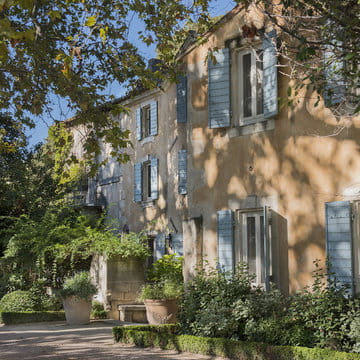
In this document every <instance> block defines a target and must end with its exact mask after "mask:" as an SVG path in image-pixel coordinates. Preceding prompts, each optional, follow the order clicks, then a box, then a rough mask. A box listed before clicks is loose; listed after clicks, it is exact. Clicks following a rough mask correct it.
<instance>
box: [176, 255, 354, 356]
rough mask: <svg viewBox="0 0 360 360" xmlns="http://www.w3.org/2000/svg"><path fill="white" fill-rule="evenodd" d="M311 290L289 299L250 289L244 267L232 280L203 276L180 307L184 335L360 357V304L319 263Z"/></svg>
mask: <svg viewBox="0 0 360 360" xmlns="http://www.w3.org/2000/svg"><path fill="white" fill-rule="evenodd" d="M313 279H314V282H313V285H312V286H311V287H310V288H307V289H304V290H303V291H302V292H300V293H298V294H295V295H293V296H290V297H285V296H283V295H281V294H280V292H279V291H277V290H276V289H273V290H271V291H269V292H265V291H264V290H263V289H261V288H254V287H252V285H251V283H252V276H251V275H250V274H248V272H247V268H246V266H245V265H240V267H239V268H238V269H237V270H236V272H235V273H234V274H227V273H221V272H218V271H217V270H215V269H212V270H210V271H209V272H204V271H200V272H199V273H198V274H197V276H196V277H195V278H194V279H193V281H191V282H190V283H189V284H188V286H187V288H186V292H185V295H184V298H183V302H182V304H181V314H180V323H181V328H182V332H183V333H185V334H190V335H198V336H209V337H224V338H230V339H242V340H248V341H266V342H267V343H270V344H276V345H298V346H309V347H320V348H332V349H336V350H340V351H355V352H360V330H359V326H360V300H356V299H353V300H352V299H349V297H348V296H347V289H346V287H343V286H340V285H339V284H337V283H336V281H335V280H331V279H330V280H328V274H326V273H325V272H324V271H323V269H321V268H320V266H319V262H318V261H316V262H315V270H314V273H313Z"/></svg>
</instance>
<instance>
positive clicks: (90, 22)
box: [85, 16, 96, 27]
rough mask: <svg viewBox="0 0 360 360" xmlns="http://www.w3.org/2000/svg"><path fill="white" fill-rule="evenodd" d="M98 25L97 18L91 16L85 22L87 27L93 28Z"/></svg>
mask: <svg viewBox="0 0 360 360" xmlns="http://www.w3.org/2000/svg"><path fill="white" fill-rule="evenodd" d="M95 24H96V17H95V16H89V17H88V18H87V19H86V21H85V26H89V27H92V26H94V25H95Z"/></svg>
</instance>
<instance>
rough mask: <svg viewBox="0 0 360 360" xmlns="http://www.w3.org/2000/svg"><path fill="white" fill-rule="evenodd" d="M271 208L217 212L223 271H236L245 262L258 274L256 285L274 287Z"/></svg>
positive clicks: (219, 255) (252, 271)
mask: <svg viewBox="0 0 360 360" xmlns="http://www.w3.org/2000/svg"><path fill="white" fill-rule="evenodd" d="M270 217H271V209H270V208H269V207H268V206H264V207H263V208H259V209H256V210H237V211H236V213H235V216H234V212H233V211H232V210H221V211H218V212H217V233H218V261H219V268H220V269H221V270H225V271H233V270H234V267H235V265H236V264H237V263H239V262H241V261H244V262H246V263H247V264H248V266H249V271H250V273H252V274H255V281H254V282H255V283H256V284H258V285H260V284H261V285H264V287H265V289H266V290H268V289H269V288H270V279H271V277H272V275H271V273H272V270H273V265H272V241H271V220H270Z"/></svg>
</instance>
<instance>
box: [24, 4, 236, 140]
mask: <svg viewBox="0 0 360 360" xmlns="http://www.w3.org/2000/svg"><path fill="white" fill-rule="evenodd" d="M234 5H235V4H234V1H232V0H213V1H212V4H211V5H210V14H211V15H212V16H218V15H223V14H225V13H227V12H228V11H230V10H231V9H232V8H233V7H234ZM141 26H142V25H141V22H140V21H138V20H136V19H134V20H133V22H132V28H133V29H134V31H133V32H130V40H131V41H133V42H134V43H135V44H137V45H138V47H139V49H140V51H141V52H142V54H143V55H144V56H145V57H146V58H147V59H150V58H153V57H155V46H154V45H153V46H150V47H148V46H146V45H145V44H143V43H141V41H139V40H138V39H137V31H138V30H139V27H141ZM131 35H133V36H131ZM125 91H126V90H125V89H124V88H122V87H120V86H119V85H117V84H112V85H111V86H110V87H109V88H108V89H107V92H108V93H109V94H113V95H115V96H116V97H120V96H122V95H124V93H125ZM73 115H74V114H73V113H71V112H70V111H69V110H67V107H66V103H65V102H64V101H59V100H58V99H57V98H56V97H54V110H53V111H52V115H51V116H50V115H48V116H42V117H37V118H35V123H36V126H35V128H34V129H29V130H28V131H27V136H28V140H29V147H32V146H33V145H35V144H37V143H39V142H43V141H44V139H45V138H46V136H47V132H48V128H49V126H50V125H51V124H52V123H53V122H54V120H55V119H56V120H65V119H67V118H69V117H71V116H73Z"/></svg>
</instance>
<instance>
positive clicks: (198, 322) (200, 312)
mask: <svg viewBox="0 0 360 360" xmlns="http://www.w3.org/2000/svg"><path fill="white" fill-rule="evenodd" d="M252 280H253V276H252V275H250V274H249V272H248V271H247V267H246V266H245V265H244V264H240V265H239V266H238V268H237V269H236V271H235V274H234V275H231V274H228V273H223V272H218V271H217V270H216V269H209V270H208V271H199V272H198V274H197V276H196V277H195V278H194V279H193V280H192V281H191V282H190V283H188V284H187V287H186V291H185V294H184V300H183V302H182V304H181V312H180V323H181V326H182V331H183V332H184V333H186V334H191V335H199V336H211V337H227V338H242V337H243V331H244V322H242V321H238V320H237V319H236V318H235V317H234V304H235V303H236V301H238V300H242V299H245V298H246V296H248V295H249V294H250V293H251V292H252V291H253V290H252V286H251V282H252Z"/></svg>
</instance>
